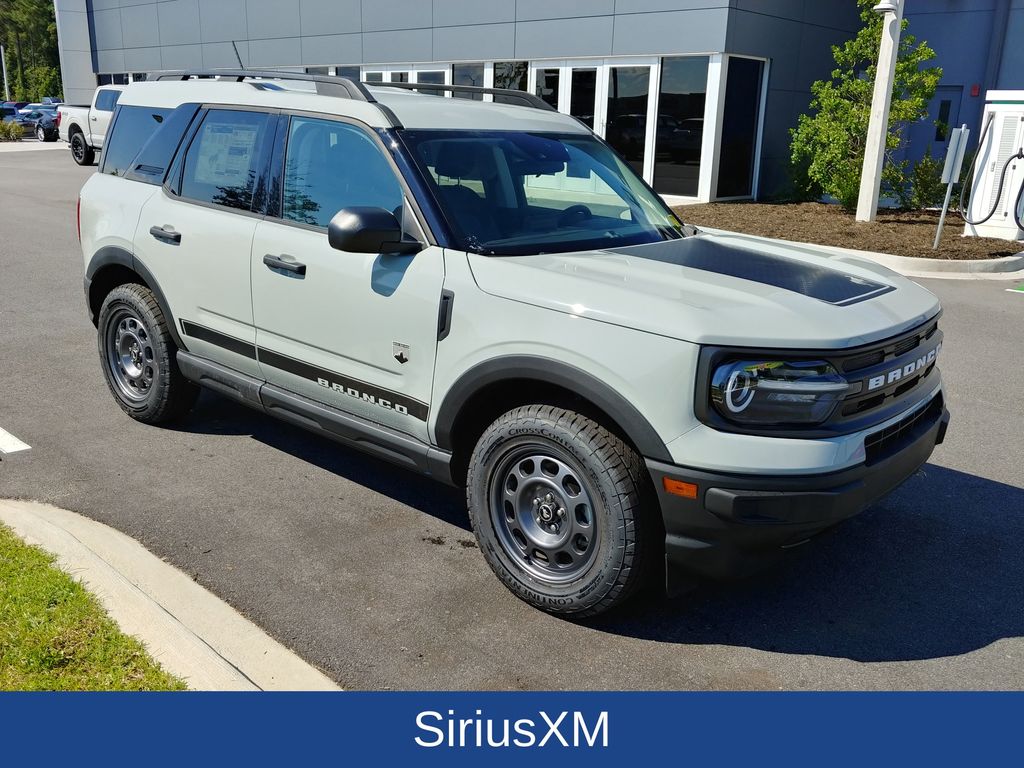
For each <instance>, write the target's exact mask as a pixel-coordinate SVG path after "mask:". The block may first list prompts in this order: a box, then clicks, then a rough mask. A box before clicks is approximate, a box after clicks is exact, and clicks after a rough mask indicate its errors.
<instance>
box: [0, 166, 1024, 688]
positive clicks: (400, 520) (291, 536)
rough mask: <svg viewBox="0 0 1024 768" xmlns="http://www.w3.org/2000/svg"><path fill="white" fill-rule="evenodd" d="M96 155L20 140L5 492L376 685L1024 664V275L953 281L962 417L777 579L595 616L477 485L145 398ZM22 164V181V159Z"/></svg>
mask: <svg viewBox="0 0 1024 768" xmlns="http://www.w3.org/2000/svg"><path fill="white" fill-rule="evenodd" d="M90 172H91V171H90V170H89V169H82V168H78V167H77V166H75V165H74V164H73V163H72V161H71V158H70V157H69V156H68V155H67V154H65V153H59V152H18V153H10V154H0V427H2V428H5V429H7V430H9V431H10V432H11V433H13V434H14V435H16V436H17V437H19V438H21V439H23V440H24V441H25V442H27V443H29V444H30V445H31V446H32V449H31V450H30V451H27V452H23V453H16V454H12V455H10V456H7V457H5V459H4V461H3V462H2V463H0V497H20V498H32V499H40V500H43V501H47V502H51V503H54V504H57V505H60V506H63V507H67V508H70V509H73V510H76V511H79V512H83V513H85V514H87V515H89V516H91V517H94V518H95V519H97V520H101V521H103V522H105V523H108V524H110V525H113V526H115V527H117V528H119V529H121V530H122V531H124V532H126V533H128V534H130V535H132V536H134V537H136V538H138V539H139V540H140V541H142V542H143V543H144V544H145V545H146V546H147V547H149V548H150V549H151V550H153V551H154V552H156V553H157V554H159V555H161V556H162V557H164V558H166V559H167V560H169V561H170V562H172V563H174V564H175V565H177V566H178V567H180V568H182V569H183V570H185V571H186V572H188V573H190V574H192V575H193V576H194V578H195V579H196V580H197V581H199V582H200V583H202V584H204V585H206V586H207V587H209V588H210V589H212V590H213V591H214V592H216V593H217V594H218V595H220V596H221V597H223V598H224V599H226V600H227V601H229V602H230V603H232V604H233V605H234V606H236V607H237V608H238V609H239V610H241V611H242V612H243V613H245V614H246V615H247V616H249V617H250V618H252V619H253V620H255V621H256V622H257V623H258V624H260V625H261V626H262V627H264V628H265V629H266V630H267V631H268V632H270V633H271V634H272V635H274V636H275V637H277V638H278V639H279V640H281V641H282V642H284V643H285V644H286V645H288V646H290V647H292V648H293V649H295V650H296V651H297V652H298V653H300V654H301V655H302V656H304V657H305V658H306V659H308V660H310V661H311V662H313V663H314V664H316V665H318V666H319V667H321V668H322V669H324V670H325V671H326V672H328V673H329V674H330V675H331V676H332V677H334V678H335V679H336V680H337V681H338V682H340V683H341V684H343V685H344V686H346V687H354V688H502V689H503V688H512V689H514V688H528V689H534V688H540V689H546V688H687V689H707V688H710V689H719V688H745V689H746V688H1003V687H1005V688H1022V687H1024V639H1022V636H1024V558H1022V555H1021V551H1022V543H1024V490H1022V488H1024V419H1022V408H1024V406H1022V403H1024V375H1022V369H1021V363H1022V360H1024V295H1017V294H1011V293H1007V292H1005V290H1004V288H1006V287H1007V286H1006V285H1005V284H1001V283H981V282H977V283H975V282H965V281H963V282H954V281H945V282H941V281H933V282H927V283H926V285H927V287H928V288H929V289H931V290H933V291H935V292H936V293H938V294H939V295H940V297H941V298H942V300H943V302H944V305H945V316H944V318H943V321H942V325H943V327H944V329H945V333H946V345H945V348H944V352H943V356H944V361H943V368H944V373H945V375H946V379H947V382H948V385H949V397H950V409H951V410H952V412H953V424H952V427H951V429H950V433H949V437H948V442H947V444H946V445H944V446H942V447H941V448H939V449H938V450H937V451H936V453H935V455H934V456H933V458H932V461H931V462H930V463H929V464H928V465H927V466H926V468H925V469H924V470H923V471H922V472H920V473H919V474H918V475H917V476H915V477H914V478H912V479H911V480H910V481H909V482H908V483H906V484H905V485H904V486H903V487H902V488H901V489H900V490H899V491H898V492H896V493H895V494H894V495H892V496H890V497H889V498H888V499H887V500H885V501H884V502H882V503H880V504H879V505H877V506H876V507H875V508H873V509H872V510H870V511H869V512H867V513H866V514H864V515H862V516H860V517H859V518H856V519H854V520H852V521H850V522H849V523H848V524H846V525H844V526H842V527H841V528H840V529H839V530H838V531H836V532H834V533H832V534H829V535H827V536H825V537H824V538H822V539H820V540H819V541H817V542H815V543H814V544H813V545H812V546H809V547H805V548H802V549H800V550H798V551H796V552H794V556H793V558H792V560H791V561H790V562H789V563H788V564H787V565H786V566H784V567H782V568H780V569H778V570H775V571H772V572H770V573H768V574H765V575H764V576H763V577H761V578H759V579H757V580H756V581H752V582H747V583H744V584H740V585H732V586H718V587H710V588H707V589H704V590H702V591H699V592H697V593H695V594H692V595H690V596H687V597H685V598H681V599H677V600H673V601H667V600H664V599H660V598H650V599H648V600H647V601H646V602H644V603H642V604H640V605H637V606H635V607H634V608H632V609H631V610H630V611H629V612H628V613H627V614H626V615H623V616H619V617H618V618H615V619H614V620H605V621H600V622H594V623H590V624H576V623H572V622H568V621H564V620H560V619H556V618H552V617H550V616H547V615H545V614H543V613H540V612H538V611H535V610H532V609H530V608H528V607H527V606H525V605H524V604H522V603H520V602H519V601H517V600H515V599H514V598H512V597H511V596H510V594H509V593H507V592H506V591H505V589H504V588H503V587H501V586H500V585H499V584H498V582H497V580H496V579H495V578H494V577H493V576H492V575H491V573H490V571H489V570H488V569H487V567H486V566H485V564H484V562H483V559H482V558H481V557H480V553H479V552H478V551H477V549H476V548H475V546H474V544H473V538H472V534H471V532H470V531H469V530H468V522H467V518H466V514H465V511H464V508H463V502H462V499H461V498H460V495H459V494H458V493H457V492H455V491H452V490H449V489H446V488H444V487H441V486H438V485H434V484H432V483H430V482H428V481H426V480H423V479H420V478H418V477H416V476H413V475H410V474H406V473H404V472H403V471H401V470H397V469H394V468H392V467H391V466H389V465H386V464H383V463H381V462H378V461H376V460H373V459H370V458H366V457H364V456H362V455H360V454H357V453H354V452H351V451H348V450H346V449H343V448H340V447H338V446H336V445H334V444H333V443H329V442H327V441H324V440H322V439H319V438H317V437H313V436H311V435H308V434H306V433H304V432H301V431H298V430H296V429H293V428H291V427H288V426H286V425H283V424H281V423H279V422H276V421H272V420H270V419H269V418H267V417H262V416H258V415H256V414H254V413H251V412H249V411H246V410H245V409H243V408H242V407H241V406H236V405H234V404H232V403H230V402H228V401H226V400H223V399H220V398H218V397H216V396H213V395H204V396H203V398H202V399H201V401H200V404H199V407H198V409H197V411H196V412H195V414H194V415H193V416H192V417H191V418H190V419H189V420H188V421H187V422H186V423H184V424H183V425H181V426H180V427H179V428H177V429H158V428H153V427H146V426H143V425H141V424H137V423H135V422H132V421H130V420H129V419H128V418H127V417H125V416H124V415H123V414H122V413H121V411H120V410H119V409H118V408H117V406H116V405H115V404H114V402H113V400H112V399H111V397H110V394H109V393H108V391H107V389H106V385H105V384H104V382H103V379H102V376H101V373H100V369H99V364H98V360H97V354H96V341H95V332H94V329H93V328H92V326H91V325H90V324H89V322H88V319H87V318H86V314H85V310H84V304H83V297H82V283H81V275H82V263H81V258H80V256H79V251H78V243H77V240H76V236H75V198H76V195H77V191H78V188H79V187H80V185H81V184H82V183H83V182H84V181H85V179H86V178H87V176H88V174H89V173H90ZM12 179H15V180H17V183H16V184H15V183H12Z"/></svg>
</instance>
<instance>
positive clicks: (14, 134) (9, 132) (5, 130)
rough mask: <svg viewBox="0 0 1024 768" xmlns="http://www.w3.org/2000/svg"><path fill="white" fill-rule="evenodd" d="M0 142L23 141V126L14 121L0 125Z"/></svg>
mask: <svg viewBox="0 0 1024 768" xmlns="http://www.w3.org/2000/svg"><path fill="white" fill-rule="evenodd" d="M0 141H21V126H20V125H18V124H17V123H16V122H14V121H13V120H8V121H4V122H2V123H0Z"/></svg>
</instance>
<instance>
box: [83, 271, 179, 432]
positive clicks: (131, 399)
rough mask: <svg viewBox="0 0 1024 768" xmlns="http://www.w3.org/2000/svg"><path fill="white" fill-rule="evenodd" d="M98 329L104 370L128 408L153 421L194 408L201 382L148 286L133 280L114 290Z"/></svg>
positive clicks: (134, 414)
mask: <svg viewBox="0 0 1024 768" xmlns="http://www.w3.org/2000/svg"><path fill="white" fill-rule="evenodd" d="M98 329H99V352H100V362H101V364H102V366H103V375H104V376H105V377H106V380H107V385H108V386H109V387H110V391H111V393H112V394H113V395H114V399H115V400H117V404H118V405H120V406H121V408H122V410H124V412H125V413H127V414H128V415H129V416H131V417H132V418H133V419H136V420H138V421H142V422H145V423H147V424H158V423H161V422H166V421H171V420H173V419H176V418H179V417H181V416H184V415H185V414H186V413H188V411H189V410H190V409H191V408H192V405H193V404H194V403H195V401H196V396H197V395H198V393H199V388H198V387H197V386H196V385H195V384H193V383H192V382H190V381H188V380H187V379H186V378H185V377H184V376H182V374H181V371H180V370H179V369H178V362H177V360H176V358H175V353H176V352H177V347H176V346H175V344H174V340H173V339H172V338H171V336H170V333H168V330H167V322H166V320H165V318H164V313H163V312H162V311H161V310H160V306H159V305H158V304H157V302H156V299H155V298H154V296H153V293H152V292H151V291H150V290H149V289H148V288H146V287H145V286H142V285H137V284H134V283H128V284H125V285H119V286H118V287H117V288H115V289H114V290H112V291H111V292H110V293H109V294H108V295H107V297H106V299H104V301H103V306H102V307H101V308H100V316H99V323H98Z"/></svg>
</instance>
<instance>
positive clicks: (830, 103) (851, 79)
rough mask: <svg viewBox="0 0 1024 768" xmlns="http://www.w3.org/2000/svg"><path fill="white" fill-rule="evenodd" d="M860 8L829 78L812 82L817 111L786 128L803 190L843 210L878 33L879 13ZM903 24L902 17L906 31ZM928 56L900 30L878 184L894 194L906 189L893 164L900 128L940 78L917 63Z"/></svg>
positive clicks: (868, 0) (924, 110) (901, 170)
mask: <svg viewBox="0 0 1024 768" xmlns="http://www.w3.org/2000/svg"><path fill="white" fill-rule="evenodd" d="M858 5H859V6H860V9H861V12H860V16H861V19H862V20H863V21H864V26H863V28H862V29H861V30H860V32H858V33H857V36H856V37H855V38H854V39H853V40H850V41H848V42H846V43H845V44H843V45H842V46H833V47H832V54H833V57H834V58H835V62H836V65H837V66H836V69H834V70H833V71H832V78H831V79H830V80H819V81H817V82H816V83H814V84H813V85H812V86H811V93H812V95H813V98H812V99H811V103H810V107H811V109H812V110H815V114H814V115H813V116H809V115H801V116H800V118H799V122H798V123H797V127H796V128H794V129H792V130H791V131H790V133H791V135H792V137H793V138H792V143H791V145H790V150H791V161H792V165H793V167H794V168H801V167H806V179H807V181H806V182H805V183H804V184H803V186H804V190H803V191H804V193H805V194H813V193H814V192H815V191H819V190H820V192H822V193H825V194H828V195H832V196H833V197H835V198H836V199H837V200H838V201H839V203H840V204H841V205H842V206H843V208H845V209H847V210H852V209H853V208H855V207H856V205H857V195H858V192H859V189H860V174H861V168H862V166H863V163H864V144H865V138H866V136H867V132H868V122H869V119H870V116H871V96H872V90H873V88H874V81H875V70H876V68H877V59H878V46H879V43H880V41H881V37H882V18H881V16H879V15H878V14H876V13H875V12H874V11H872V10H871V8H872V6H873V5H874V2H873V0H858ZM906 27H907V21H906V20H905V19H904V21H903V29H904V31H905V30H906ZM933 58H935V52H934V51H933V50H932V49H931V48H929V47H928V45H927V44H926V43H924V42H922V43H918V42H917V41H916V40H915V39H914V37H913V36H912V35H908V34H905V33H904V34H902V35H901V37H900V47H899V53H898V57H897V62H896V76H895V83H894V87H893V95H892V101H891V106H890V111H889V132H888V137H887V140H886V147H885V152H886V168H884V169H883V183H886V184H887V185H888V186H889V187H890V188H891V190H892V192H893V193H894V194H896V195H897V196H898V197H899V196H900V195H901V194H907V193H906V191H905V186H906V184H905V179H904V176H905V171H906V166H905V164H904V165H902V166H901V165H900V164H896V163H894V162H893V160H892V154H893V153H895V152H897V151H898V150H899V149H900V148H901V147H902V146H903V140H904V137H903V129H904V126H905V125H906V124H907V123H909V122H913V121H916V120H922V119H924V118H925V117H926V116H927V114H928V102H930V101H931V99H932V97H933V96H934V95H935V87H936V86H937V85H938V82H939V78H940V77H941V76H942V70H941V69H940V68H939V67H927V68H924V67H922V65H923V64H924V63H926V62H928V61H930V60H931V59H933ZM797 178H798V177H797ZM795 183H799V182H797V181H796V180H795ZM901 202H902V199H901Z"/></svg>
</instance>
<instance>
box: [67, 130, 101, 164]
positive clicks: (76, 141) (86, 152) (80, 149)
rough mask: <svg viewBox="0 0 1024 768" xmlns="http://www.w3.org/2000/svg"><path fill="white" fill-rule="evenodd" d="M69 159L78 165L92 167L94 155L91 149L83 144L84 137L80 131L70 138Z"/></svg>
mask: <svg viewBox="0 0 1024 768" xmlns="http://www.w3.org/2000/svg"><path fill="white" fill-rule="evenodd" d="M71 157H73V158H74V159H75V162H76V163H78V164H79V165H92V161H93V160H95V159H96V154H95V153H94V152H93V150H92V147H90V146H89V145H88V144H86V143H85V135H84V134H83V133H82V132H81V131H75V133H74V135H72V137H71Z"/></svg>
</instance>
